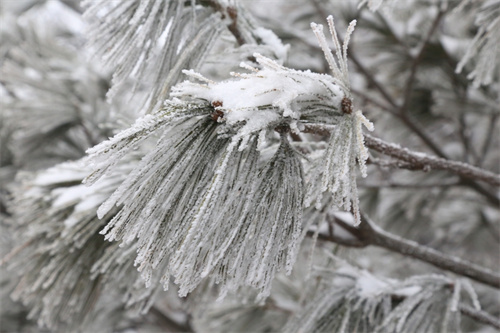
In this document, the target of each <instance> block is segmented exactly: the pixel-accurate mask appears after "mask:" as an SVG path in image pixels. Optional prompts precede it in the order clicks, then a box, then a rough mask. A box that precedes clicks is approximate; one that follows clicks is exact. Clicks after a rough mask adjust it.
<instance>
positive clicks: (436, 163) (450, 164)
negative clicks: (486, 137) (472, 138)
mask: <svg viewBox="0 0 500 333" xmlns="http://www.w3.org/2000/svg"><path fill="white" fill-rule="evenodd" d="M365 143H366V146H367V147H369V148H371V149H373V150H376V151H378V152H380V153H382V154H384V155H387V156H391V157H395V158H397V159H399V160H402V161H405V162H408V163H410V164H411V165H412V166H414V167H415V168H418V169H421V170H425V171H428V170H431V169H433V170H446V171H451V172H453V173H455V174H457V175H459V176H461V177H464V178H469V179H477V180H481V181H484V182H487V183H489V184H491V185H495V186H500V175H497V174H495V173H493V172H490V171H487V170H484V169H480V168H477V167H475V166H472V165H470V164H466V163H462V162H457V161H450V160H447V159H444V158H439V157H434V156H428V155H425V154H422V153H417V152H412V151H410V150H408V149H406V148H402V147H400V146H399V145H395V144H391V143H387V142H384V141H382V140H380V139H378V138H375V137H373V136H371V135H369V134H365ZM497 200H498V198H497Z"/></svg>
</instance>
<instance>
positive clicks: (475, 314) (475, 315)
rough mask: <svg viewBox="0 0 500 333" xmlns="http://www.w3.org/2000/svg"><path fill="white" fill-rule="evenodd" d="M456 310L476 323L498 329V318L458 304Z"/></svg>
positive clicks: (499, 324) (499, 325)
mask: <svg viewBox="0 0 500 333" xmlns="http://www.w3.org/2000/svg"><path fill="white" fill-rule="evenodd" d="M458 308H459V310H460V312H462V314H464V315H466V316H467V317H470V318H472V319H474V320H476V321H478V322H481V323H483V324H486V325H491V326H493V327H495V328H498V329H500V320H499V319H498V317H494V316H492V315H491V314H489V313H488V312H486V311H482V310H476V309H474V308H472V307H470V306H468V305H464V304H459V305H458Z"/></svg>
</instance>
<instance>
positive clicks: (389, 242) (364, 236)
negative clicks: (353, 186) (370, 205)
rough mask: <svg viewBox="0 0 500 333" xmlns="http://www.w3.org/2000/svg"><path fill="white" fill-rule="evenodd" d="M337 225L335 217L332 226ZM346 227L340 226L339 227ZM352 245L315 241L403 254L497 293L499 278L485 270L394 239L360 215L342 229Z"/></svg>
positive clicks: (495, 273) (408, 241) (461, 260)
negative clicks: (357, 223)
mask: <svg viewBox="0 0 500 333" xmlns="http://www.w3.org/2000/svg"><path fill="white" fill-rule="evenodd" d="M338 221H341V219H339V218H338V217H337V218H336V222H338ZM345 224H348V223H347V222H343V223H342V225H345ZM345 230H346V231H348V232H349V233H350V234H351V235H352V236H353V237H354V238H356V239H357V240H356V241H354V240H353V241H350V240H349V242H344V238H342V239H340V240H339V239H336V238H332V237H325V235H322V236H321V237H318V239H321V240H326V241H332V242H337V241H339V242H338V244H341V245H344V246H350V245H349V244H350V243H352V244H354V247H366V246H369V245H373V246H378V247H381V248H384V249H387V250H390V251H393V252H396V253H400V254H403V255H405V256H408V257H412V258H415V259H418V260H420V261H423V262H426V263H428V264H431V265H433V266H435V267H437V268H440V269H443V270H447V271H449V272H453V273H455V274H458V275H461V276H466V277H469V278H471V279H473V280H475V281H477V282H481V283H484V284H486V285H489V286H491V287H495V288H499V289H500V274H499V273H498V272H494V271H492V270H490V269H488V268H485V267H481V266H479V265H476V264H474V263H472V262H470V261H467V260H463V259H461V258H459V257H455V256H452V255H448V254H444V253H442V252H439V251H437V250H435V249H432V248H430V247H426V246H424V245H421V244H419V243H417V242H415V241H411V240H408V239H405V238H402V237H399V236H397V235H394V234H391V233H389V232H386V231H385V230H382V229H381V228H379V227H378V226H377V225H375V224H374V223H373V222H372V221H371V220H370V219H369V218H368V217H367V216H365V215H364V214H361V224H360V225H359V227H357V228H355V227H352V226H351V227H350V228H348V229H345Z"/></svg>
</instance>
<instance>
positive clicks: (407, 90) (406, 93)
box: [399, 10, 445, 114]
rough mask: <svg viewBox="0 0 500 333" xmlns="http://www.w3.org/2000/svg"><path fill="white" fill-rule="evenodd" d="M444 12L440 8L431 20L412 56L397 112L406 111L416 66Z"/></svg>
mask: <svg viewBox="0 0 500 333" xmlns="http://www.w3.org/2000/svg"><path fill="white" fill-rule="evenodd" d="M444 14H445V12H444V11H442V10H440V11H439V12H438V13H437V15H436V18H435V19H434V21H433V22H432V25H431V28H430V29H429V31H428V32H427V35H426V37H425V39H424V41H423V42H422V46H421V47H420V50H419V51H418V53H417V55H416V56H415V58H413V62H412V64H411V67H410V76H409V77H408V80H407V83H406V87H405V90H404V94H403V96H404V97H403V103H402V104H401V106H400V107H399V113H401V114H404V113H406V112H407V111H408V106H409V104H410V97H411V92H412V90H413V85H414V83H415V79H416V75H417V69H418V66H419V65H420V62H421V61H422V58H423V56H424V52H425V50H426V49H427V46H428V45H429V42H430V40H431V38H432V35H434V32H435V31H436V29H437V27H438V26H439V22H440V21H441V19H442V18H443V16H444Z"/></svg>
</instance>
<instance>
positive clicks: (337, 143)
mask: <svg viewBox="0 0 500 333" xmlns="http://www.w3.org/2000/svg"><path fill="white" fill-rule="evenodd" d="M327 21H328V26H329V29H330V33H331V35H332V39H333V44H334V46H335V53H336V58H337V59H336V60H335V58H334V56H333V53H332V51H331V50H330V48H329V47H328V43H327V40H326V37H325V35H324V34H323V26H322V25H318V24H315V23H311V27H312V29H313V32H314V34H315V35H316V37H317V38H318V42H319V45H320V46H321V48H322V50H323V53H324V54H325V58H326V60H327V62H328V64H329V65H330V69H331V70H332V74H333V77H334V79H335V82H336V83H337V84H338V85H340V87H342V90H343V93H344V97H343V99H342V111H343V113H344V115H343V117H342V119H341V120H340V121H339V123H338V124H337V125H336V127H335V130H334V131H333V132H332V134H331V137H330V142H329V144H328V148H327V149H326V152H325V157H324V162H323V165H322V169H323V171H322V178H321V187H320V190H321V192H324V191H329V192H331V193H332V195H333V202H334V205H335V206H336V207H338V208H340V209H344V210H347V211H350V210H352V212H353V214H354V217H355V222H356V224H359V223H360V222H361V219H360V214H359V199H358V194H357V185H356V176H355V168H356V160H357V162H358V164H359V168H360V170H361V175H362V176H363V177H366V160H367V158H368V150H367V149H366V147H365V145H364V138H363V132H362V125H364V126H365V127H366V128H367V129H369V130H370V131H372V130H373V124H372V123H371V122H370V121H369V120H368V119H366V118H365V117H364V116H363V114H362V113H361V111H359V110H358V111H355V112H353V110H352V97H351V91H350V88H351V85H350V82H349V73H348V69H347V46H348V43H349V40H350V36H351V34H352V32H353V31H354V26H355V25H356V21H352V22H351V23H350V24H349V27H348V28H347V33H346V37H345V40H344V43H343V45H341V44H340V41H339V39H338V36H337V32H336V30H335V25H334V22H333V17H332V16H329V17H328V18H327ZM311 188H314V186H313V187H311ZM314 196H315V194H314V193H309V194H308V197H309V198H312V197H314ZM316 198H317V203H318V204H319V203H320V201H321V198H322V195H321V194H319V195H317V196H316ZM310 202H311V201H310V200H308V201H307V202H306V205H307V204H310Z"/></svg>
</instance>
